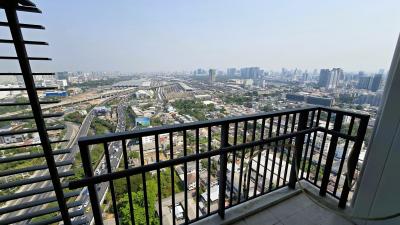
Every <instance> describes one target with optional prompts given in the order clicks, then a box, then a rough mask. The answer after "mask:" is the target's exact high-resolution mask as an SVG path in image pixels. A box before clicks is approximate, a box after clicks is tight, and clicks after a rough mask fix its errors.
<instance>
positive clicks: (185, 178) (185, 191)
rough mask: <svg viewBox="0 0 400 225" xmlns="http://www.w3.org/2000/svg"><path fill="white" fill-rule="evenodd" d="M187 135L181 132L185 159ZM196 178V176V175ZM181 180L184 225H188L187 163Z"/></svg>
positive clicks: (184, 165)
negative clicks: (182, 184)
mask: <svg viewBox="0 0 400 225" xmlns="http://www.w3.org/2000/svg"><path fill="white" fill-rule="evenodd" d="M186 138H187V134H186V130H184V131H183V156H184V157H186V156H187V140H186ZM196 176H197V174H196ZM183 179H184V186H185V187H184V202H185V203H184V204H185V211H184V213H185V214H184V215H185V224H188V222H189V217H188V207H189V204H188V193H187V191H188V180H187V162H185V163H184V164H183Z"/></svg>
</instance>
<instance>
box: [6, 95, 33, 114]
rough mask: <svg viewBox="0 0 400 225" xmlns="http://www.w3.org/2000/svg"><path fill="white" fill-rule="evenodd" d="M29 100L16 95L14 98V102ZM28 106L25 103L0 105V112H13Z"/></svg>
mask: <svg viewBox="0 0 400 225" xmlns="http://www.w3.org/2000/svg"><path fill="white" fill-rule="evenodd" d="M28 101H29V100H28V99H27V98H25V97H16V98H15V102H16V103H23V102H28ZM27 108H28V106H26V105H17V106H4V107H0V114H2V115H3V114H6V113H9V112H15V111H19V110H23V109H27Z"/></svg>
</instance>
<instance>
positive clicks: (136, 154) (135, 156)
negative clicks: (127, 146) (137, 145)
mask: <svg viewBox="0 0 400 225" xmlns="http://www.w3.org/2000/svg"><path fill="white" fill-rule="evenodd" d="M139 155H140V154H139V152H138V151H130V152H129V153H128V156H129V158H132V159H138V158H139Z"/></svg>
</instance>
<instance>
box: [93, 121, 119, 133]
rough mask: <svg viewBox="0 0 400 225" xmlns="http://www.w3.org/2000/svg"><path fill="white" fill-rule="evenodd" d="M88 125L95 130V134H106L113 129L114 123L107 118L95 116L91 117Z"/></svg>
mask: <svg viewBox="0 0 400 225" xmlns="http://www.w3.org/2000/svg"><path fill="white" fill-rule="evenodd" d="M90 127H91V128H93V129H94V130H95V133H96V135H99V134H106V133H109V132H110V131H114V130H115V125H113V124H112V123H110V122H109V121H107V120H103V119H100V118H97V117H95V118H93V121H92V123H91V124H90Z"/></svg>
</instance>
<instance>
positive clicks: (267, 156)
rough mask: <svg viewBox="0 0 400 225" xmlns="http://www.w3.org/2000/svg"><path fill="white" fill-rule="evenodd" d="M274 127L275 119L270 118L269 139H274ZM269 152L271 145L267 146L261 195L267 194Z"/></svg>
mask: <svg viewBox="0 0 400 225" xmlns="http://www.w3.org/2000/svg"><path fill="white" fill-rule="evenodd" d="M273 126H274V117H270V118H269V129H268V138H271V137H272V128H273ZM269 150H270V144H267V153H266V154H265V162H264V175H263V182H262V191H261V193H262V194H264V192H265V188H266V187H265V182H266V180H267V170H268V163H269Z"/></svg>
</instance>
